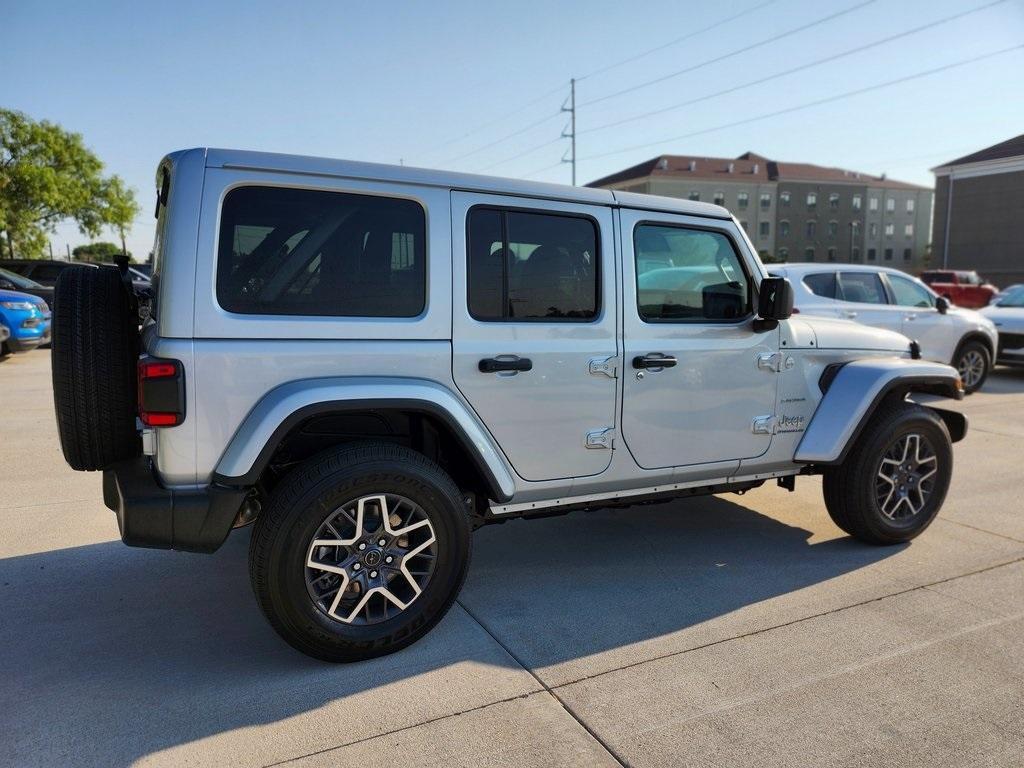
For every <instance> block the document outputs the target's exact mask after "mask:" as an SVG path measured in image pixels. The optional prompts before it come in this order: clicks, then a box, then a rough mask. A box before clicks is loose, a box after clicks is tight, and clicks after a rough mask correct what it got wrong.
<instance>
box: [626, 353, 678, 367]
mask: <svg viewBox="0 0 1024 768" xmlns="http://www.w3.org/2000/svg"><path fill="white" fill-rule="evenodd" d="M678 362H679V361H678V360H676V359H675V358H674V357H669V356H668V355H662V354H661V353H659V352H654V353H651V354H649V355H637V356H636V357H634V358H633V367H634V368H638V369H641V370H643V369H647V368H674V367H675V365H676V363H678Z"/></svg>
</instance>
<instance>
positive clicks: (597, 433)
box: [586, 427, 615, 448]
mask: <svg viewBox="0 0 1024 768" xmlns="http://www.w3.org/2000/svg"><path fill="white" fill-rule="evenodd" d="M586 446H587V448H614V447H615V428H614V427H605V428H604V429H595V430H594V431H593V432H587V442H586Z"/></svg>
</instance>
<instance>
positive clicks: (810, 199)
mask: <svg viewBox="0 0 1024 768" xmlns="http://www.w3.org/2000/svg"><path fill="white" fill-rule="evenodd" d="M817 206H818V193H817V192H808V193H807V210H809V211H813V210H814V209H815V208H816V207H817Z"/></svg>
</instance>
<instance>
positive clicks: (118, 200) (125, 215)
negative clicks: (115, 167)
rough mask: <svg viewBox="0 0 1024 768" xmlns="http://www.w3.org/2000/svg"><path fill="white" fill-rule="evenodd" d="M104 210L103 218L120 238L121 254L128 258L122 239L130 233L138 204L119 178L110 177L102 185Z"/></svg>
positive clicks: (132, 193)
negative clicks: (104, 201) (104, 202)
mask: <svg viewBox="0 0 1024 768" xmlns="http://www.w3.org/2000/svg"><path fill="white" fill-rule="evenodd" d="M103 192H104V197H105V199H106V208H105V209H104V211H103V214H104V215H103V218H104V220H105V221H106V223H107V224H109V225H110V227H111V228H112V229H113V230H114V231H115V232H117V234H118V235H119V236H120V238H121V253H123V254H125V255H126V256H129V255H131V254H129V253H128V249H127V248H126V247H125V244H124V239H125V236H126V234H127V233H128V232H130V231H131V228H132V222H133V221H135V217H136V216H138V215H139V204H138V203H137V202H135V192H134V191H133V190H132V189H131V188H130V187H126V186H125V184H124V182H123V181H122V180H121V177H120V176H111V177H110V178H109V179H108V180H107V181H106V182H105V183H104V189H103Z"/></svg>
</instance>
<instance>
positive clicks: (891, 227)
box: [885, 222, 896, 237]
mask: <svg viewBox="0 0 1024 768" xmlns="http://www.w3.org/2000/svg"><path fill="white" fill-rule="evenodd" d="M894 234H896V225H895V224H893V223H891V222H890V223H889V224H886V225H885V236H886V237H892V236H893V235H894Z"/></svg>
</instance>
